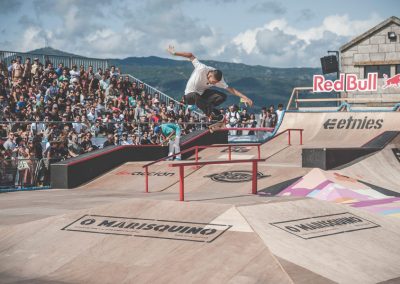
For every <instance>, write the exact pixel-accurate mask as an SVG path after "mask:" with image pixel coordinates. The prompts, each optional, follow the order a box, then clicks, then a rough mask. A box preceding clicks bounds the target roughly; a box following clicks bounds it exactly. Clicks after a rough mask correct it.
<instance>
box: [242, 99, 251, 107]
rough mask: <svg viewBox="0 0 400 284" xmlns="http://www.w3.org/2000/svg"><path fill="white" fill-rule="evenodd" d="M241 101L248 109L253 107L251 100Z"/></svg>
mask: <svg viewBox="0 0 400 284" xmlns="http://www.w3.org/2000/svg"><path fill="white" fill-rule="evenodd" d="M242 100H243V102H244V104H245V105H246V107H247V106H248V105H249V106H250V107H252V106H253V101H252V100H251V99H249V98H247V97H246V98H242Z"/></svg>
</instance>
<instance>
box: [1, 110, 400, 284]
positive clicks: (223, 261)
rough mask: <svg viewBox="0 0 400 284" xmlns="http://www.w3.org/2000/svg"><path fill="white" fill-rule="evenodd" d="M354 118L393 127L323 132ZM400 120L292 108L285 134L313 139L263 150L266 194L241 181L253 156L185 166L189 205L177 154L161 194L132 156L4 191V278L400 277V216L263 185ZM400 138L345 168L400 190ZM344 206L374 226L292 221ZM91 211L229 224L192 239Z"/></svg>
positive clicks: (161, 176)
mask: <svg viewBox="0 0 400 284" xmlns="http://www.w3.org/2000/svg"><path fill="white" fill-rule="evenodd" d="M349 115H352V116H353V118H358V117H362V118H364V117H365V116H368V118H371V119H381V118H382V119H384V123H383V127H382V129H379V130H371V131H369V130H368V131H365V130H348V129H347V130H346V129H344V130H343V129H340V130H338V129H336V130H325V129H323V123H324V122H325V121H326V120H327V119H331V118H336V119H341V118H342V117H343V118H345V117H348V116H349ZM398 118H399V113H393V114H392V113H367V114H365V113H351V114H349V113H304V114H296V113H287V114H286V116H285V119H284V122H283V124H282V126H281V128H280V130H279V131H278V132H280V131H283V130H285V129H288V128H303V129H304V136H303V142H304V145H302V146H300V145H299V140H298V133H292V145H290V146H289V145H288V143H287V134H283V135H281V136H279V137H278V138H276V139H274V140H272V141H270V142H268V143H266V144H263V145H262V146H261V157H262V158H265V159H266V161H265V162H260V163H259V166H258V172H259V174H260V176H259V179H258V190H259V191H260V194H258V195H252V194H250V189H251V181H245V182H232V179H234V178H235V177H236V176H237V174H238V173H239V174H241V175H244V176H245V175H247V176H248V175H250V171H251V164H234V165H226V164H225V165H207V166H203V167H200V168H194V167H186V168H185V200H186V202H179V201H177V200H178V199H179V183H178V180H179V175H178V169H177V168H172V167H169V166H168V165H169V164H171V163H172V162H162V163H160V164H157V165H154V166H151V167H150V168H149V172H150V177H149V184H150V193H145V192H144V188H145V178H144V176H143V168H142V166H143V165H144V163H138V162H135V163H133V162H132V163H126V164H124V165H121V166H120V167H118V168H115V169H113V170H111V171H110V172H108V173H106V174H104V175H103V176H101V177H98V178H96V179H94V180H92V181H91V182H89V183H87V184H85V185H83V186H81V187H79V188H76V189H72V190H71V189H70V190H60V189H51V190H42V191H32V192H14V193H5V194H1V195H0V216H1V218H0V251H1V253H0V283H83V282H87V283H111V282H113V283H171V282H174V283H200V282H201V283H203V282H205V283H227V282H230V283H335V282H339V283H378V282H384V281H389V282H390V283H396V282H397V283H399V282H400V266H399V265H398V264H399V263H400V246H399V245H398V244H399V242H400V219H398V218H393V217H388V216H382V215H378V214H373V213H370V212H366V211H363V210H360V209H358V208H351V207H349V206H346V205H343V204H335V203H331V202H327V201H320V200H315V199H311V198H306V197H284V196H272V195H266V194H263V192H261V191H264V189H269V188H271V187H273V186H275V185H277V184H280V183H284V182H287V181H289V180H295V179H296V178H299V177H302V176H304V175H306V174H308V173H309V172H310V171H311V170H312V169H307V168H301V149H302V147H311V146H312V147H330V146H334V147H341V146H342V147H350V146H356V147H359V146H361V145H363V144H365V143H366V142H368V141H369V140H371V139H373V138H374V137H375V136H377V135H379V134H381V133H382V132H383V131H386V130H399V129H398V128H399V127H400V125H399V124H398V121H399V119H398ZM396 119H397V121H396ZM395 122H397V123H395ZM399 142H400V138H399V137H397V138H395V139H394V140H393V141H392V142H391V143H390V144H389V145H387V146H386V147H385V148H384V149H383V150H382V151H380V152H377V153H375V154H373V155H370V156H369V157H367V158H364V159H361V160H359V161H355V162H354V163H352V164H351V165H346V166H345V167H343V168H341V169H340V170H337V171H339V172H340V173H342V174H344V175H347V176H350V177H354V178H357V179H359V180H364V181H366V182H369V183H372V184H375V185H377V186H382V187H384V188H388V189H390V190H393V191H397V192H399V182H398V176H399V173H400V171H399V168H400V163H399V162H398V161H397V160H396V158H395V157H394V155H393V153H391V148H399V144H400V143H399ZM257 154H258V153H257V148H256V147H246V146H242V147H237V149H235V150H234V152H233V153H232V158H233V159H251V158H257ZM227 157H228V152H227V147H226V148H210V149H206V150H203V151H201V152H200V160H202V161H206V160H226V159H227ZM193 159H194V157H191V158H190V160H193ZM264 193H265V192H264ZM335 214H336V215H337V214H339V215H340V214H345V215H346V214H347V215H346V216H355V218H358V219H360V220H363V222H365V223H366V224H367V225H365V226H366V227H365V228H364V227H363V228H361V229H360V228H359V227H356V229H354V227H352V226H356V225H351V224H345V225H338V226H332V228H326V229H325V228H324V229H310V230H311V233H313V232H314V231H318V232H319V233H318V234H319V235H318V236H317V237H313V238H307V237H306V238H304V236H301V235H298V234H297V233H293V232H290V230H288V229H287V227H285V226H284V225H280V224H286V223H290V222H298V221H296V220H300V219H302V220H307V222H311V221H318V220H319V219H318V218H322V219H324V218H331V217H329V216H336V215H335ZM349 214H351V215H349ZM85 216H86V217H85ZM90 216H92V217H90ZM101 216H102V217H101ZM110 216H112V217H110ZM327 216H328V217H327ZM340 216H341V215H340ZM89 217H90V218H93V219H96V218H100V217H101V218H106V217H107V218H120V219H119V220H124V218H125V219H126V220H138V219H140V220H142V222H145V221H143V220H145V219H146V220H147V221H148V222H150V221H151V222H153V221H154V222H170V223H171V222H175V223H176V224H185V226H189V225H188V224H192V225H193V226H205V228H213V226H221V228H222V227H223V226H225V227H224V228H228V227H229V228H228V229H227V230H225V231H223V232H222V231H221V232H222V233H221V232H220V231H218V232H219V233H221V234H220V235H219V236H218V237H217V238H215V239H212V240H211V241H210V242H207V241H204V242H201V241H188V240H187V239H184V240H182V239H180V238H183V237H182V236H183V235H184V237H185V236H186V237H187V234H186V235H185V234H183V233H182V234H180V235H177V238H171V237H170V235H168V236H167V237H165V236H164V235H163V233H160V232H153V231H151V230H150V231H151V233H152V234H156V235H145V236H141V235H140V234H141V233H143V232H139V233H138V232H135V234H133V233H132V231H130V230H129V229H127V230H125V229H124V228H121V227H114V228H108V229H110V230H109V231H101V232H100V233H96V232H99V231H94V232H93V231H90V230H89V231H86V229H85V228H84V227H85V224H83V225H82V224H80V222H81V221H82V220H85V218H89ZM80 218H82V219H80ZM332 218H334V217H332ZM310 220H311V221H310ZM324 220H325V219H324ZM147 221H146V222H147ZM96 222H97V221H96ZM170 223H168V224H170ZM96 224H97V223H96ZM290 224H292V223H290ZM170 225H171V224H170ZM298 225H299V224H298ZM71 226H72V227H74V226H78V227H79V226H80V227H79V228H80V230H70V228H72V227H71ZM121 226H122V225H121ZM293 226H294V225H293ZM299 226H300V225H299ZM285 228H286V229H285ZM63 229H64V230H63ZM93 230H95V229H93ZM124 230H125V231H124ZM293 230H294V229H293ZM335 230H336V231H335ZM150 231H146V232H145V233H146V234H147V233H148V232H150ZM110 232H111V233H118V235H116V234H108V233H110ZM329 232H335V233H334V234H330V233H329ZM219 233H218V234H219ZM121 234H122V235H121ZM138 234H139V235H138ZM296 234H297V235H296ZM305 236H307V234H305ZM189 237H190V238H196V237H197V235H194V234H193V235H190V236H189ZM200 237H201V236H200ZM197 240H203V239H202V238H199V239H197ZM204 240H205V239H204Z"/></svg>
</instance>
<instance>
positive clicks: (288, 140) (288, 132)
mask: <svg viewBox="0 0 400 284" xmlns="http://www.w3.org/2000/svg"><path fill="white" fill-rule="evenodd" d="M288 134H289V135H288V143H289V144H288V145H289V146H290V145H291V144H290V129H288Z"/></svg>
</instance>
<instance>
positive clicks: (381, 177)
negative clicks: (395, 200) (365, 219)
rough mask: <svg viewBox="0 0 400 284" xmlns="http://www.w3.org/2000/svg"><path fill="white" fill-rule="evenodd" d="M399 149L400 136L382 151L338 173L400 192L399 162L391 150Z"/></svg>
mask: <svg viewBox="0 0 400 284" xmlns="http://www.w3.org/2000/svg"><path fill="white" fill-rule="evenodd" d="M394 148H397V149H400V135H398V136H397V137H396V138H395V139H393V140H392V142H390V143H389V144H388V145H387V146H386V147H385V148H384V149H382V150H381V151H379V152H377V153H374V154H372V155H370V156H368V157H366V158H364V159H361V160H359V161H356V162H354V163H352V164H351V165H348V166H346V167H344V168H343V169H342V170H341V171H340V172H342V173H343V174H345V175H349V176H352V177H355V178H358V179H362V180H364V181H366V182H369V183H372V184H378V185H380V186H382V187H384V188H387V189H390V190H393V191H396V192H400V162H399V161H398V160H397V159H396V157H395V156H394V153H393V151H392V149H394Z"/></svg>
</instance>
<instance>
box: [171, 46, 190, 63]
mask: <svg viewBox="0 0 400 284" xmlns="http://www.w3.org/2000/svg"><path fill="white" fill-rule="evenodd" d="M167 51H168V53H169V54H171V55H174V56H181V57H185V58H189V59H190V61H193V60H194V59H195V58H196V56H194V55H193V53H191V52H182V51H179V52H178V51H175V47H174V46H172V45H170V46H168V48H167Z"/></svg>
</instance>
